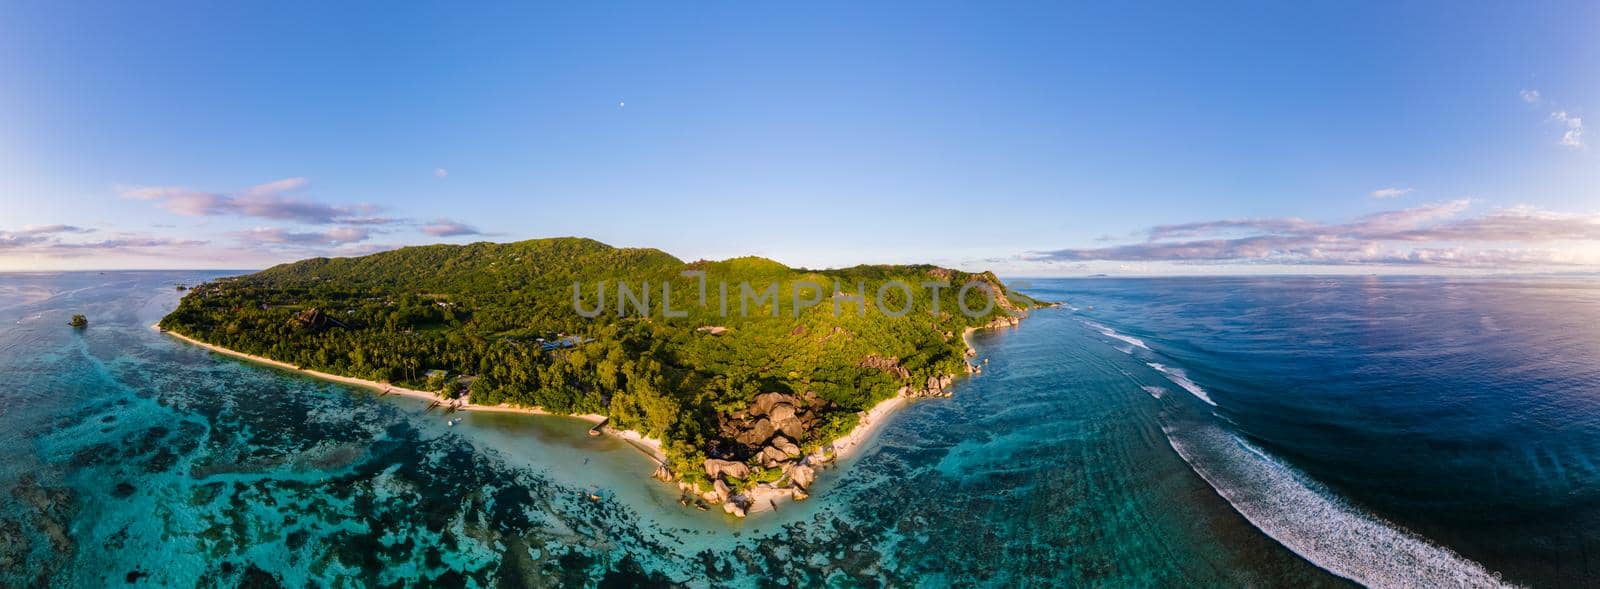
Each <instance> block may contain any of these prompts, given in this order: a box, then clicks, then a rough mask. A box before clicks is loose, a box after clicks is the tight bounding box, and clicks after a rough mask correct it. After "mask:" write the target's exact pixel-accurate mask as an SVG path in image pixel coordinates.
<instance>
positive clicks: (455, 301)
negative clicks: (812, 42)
mask: <svg viewBox="0 0 1600 589" xmlns="http://www.w3.org/2000/svg"><path fill="white" fill-rule="evenodd" d="M685 271H700V272H703V273H704V280H705V285H706V287H705V291H706V300H705V304H704V305H703V306H702V305H701V304H700V292H701V278H700V276H698V275H689V276H685V275H684V273H685ZM618 281H624V282H625V283H626V284H627V286H628V289H629V290H630V292H631V293H633V294H635V295H636V296H635V297H633V298H640V299H644V300H647V301H648V302H647V303H646V304H647V305H648V307H649V313H642V312H640V311H639V310H638V309H637V308H636V307H635V306H634V305H631V304H630V305H628V306H627V308H626V309H625V311H626V312H623V313H619V304H618V303H619V301H618V298H619V297H618V290H617V285H618ZM835 281H837V284H838V285H839V290H840V291H842V293H841V292H836V291H835V290H834V289H835V286H834V285H835ZM890 281H899V282H900V283H902V284H903V285H905V286H906V288H898V287H886V288H884V289H883V293H884V294H885V296H884V298H883V300H881V301H880V300H879V299H878V294H879V292H880V287H881V286H882V285H883V284H884V283H886V282H890ZM928 281H940V282H944V283H948V284H950V285H951V286H950V287H948V288H943V289H941V290H939V291H938V296H934V292H933V291H931V290H930V289H928V288H926V287H924V286H922V284H923V283H925V282H928ZM971 281H978V282H981V283H983V284H984V285H987V286H988V287H990V288H995V289H999V290H998V294H999V297H1000V298H1001V300H999V304H998V305H993V306H992V308H989V310H988V312H987V313H984V314H982V315H980V316H967V314H965V313H963V312H962V311H961V307H960V306H958V305H960V304H962V303H963V302H964V303H965V304H966V306H967V308H969V309H972V310H983V309H985V308H986V307H989V305H988V302H989V301H988V300H987V298H986V297H987V294H986V292H985V291H984V289H982V288H972V289H969V290H968V292H967V293H966V299H965V301H958V300H957V297H958V295H959V292H958V288H959V287H961V286H962V285H963V284H966V283H968V282H971ZM575 282H576V283H579V284H581V289H579V291H580V292H581V294H582V300H581V308H583V309H585V310H586V311H587V310H592V309H595V307H596V305H597V304H598V303H600V302H602V297H601V295H603V303H604V305H603V307H602V309H603V311H602V312H601V313H599V314H598V315H596V316H594V317H592V318H591V317H585V316H583V315H584V314H580V313H579V311H578V310H575V308H574V283H575ZM741 282H744V283H748V284H749V285H750V286H751V289H752V291H753V293H754V294H755V295H757V296H759V295H761V294H764V291H765V290H766V289H767V288H768V285H769V284H771V285H776V292H777V296H776V298H775V299H773V298H768V299H765V300H763V301H760V302H759V303H752V302H751V301H750V300H746V299H742V298H741V287H740V283H741ZM807 282H810V283H814V284H816V285H821V288H820V289H813V288H809V287H808V286H807V285H806V284H805V283H807ZM663 283H665V284H666V285H667V286H666V287H665V288H666V290H667V292H669V293H670V307H669V308H668V309H667V310H664V309H663V300H662V299H663V296H662V295H663ZM722 283H726V284H727V288H728V290H727V292H728V296H727V299H726V301H727V311H726V316H724V312H723V308H722V300H723V299H722V297H721V296H720V295H721V288H720V285H721V284H722ZM858 284H859V285H861V287H862V288H861V289H860V291H858V290H857V285H858ZM646 285H648V289H647V288H646ZM797 290H798V291H799V292H798V293H797V292H796V291H797ZM641 291H643V292H648V295H643V296H639V295H640V293H641ZM858 292H860V293H861V294H864V295H865V297H864V298H865V299H866V306H867V308H866V309H861V308H860V307H861V306H862V305H861V304H859V303H857V302H855V301H853V300H850V299H849V298H848V297H853V296H855V295H856V294H857V293H858ZM797 294H798V296H799V297H800V300H802V301H805V302H809V301H811V300H813V299H814V300H816V301H817V304H816V305H815V306H810V307H806V308H803V309H800V310H799V312H796V310H795V305H794V302H795V300H796V299H795V297H796V296H797ZM841 294H843V295H847V296H840V295H841ZM907 294H909V295H910V300H909V312H906V313H905V314H904V315H903V316H901V317H893V316H890V314H887V313H885V312H883V311H881V310H880V309H879V308H878V307H879V306H881V307H884V308H887V309H889V311H890V313H898V312H899V311H900V310H902V309H907V308H908V307H907V303H908V301H907V297H906V295H907ZM751 298H756V297H751ZM644 300H641V301H640V302H641V303H643V302H644ZM629 301H630V303H631V302H632V299H630V300H629ZM836 302H837V303H838V304H839V309H840V312H839V313H838V314H837V316H836V315H835V311H834V310H835V303H836ZM1035 304H1036V303H1035V302H1034V301H1033V300H1031V299H1029V298H1027V297H1026V296H1023V295H1021V294H1017V293H1010V292H1007V291H1005V290H1004V287H1003V286H1002V285H1000V283H999V281H998V280H996V279H995V278H994V276H993V275H992V274H988V273H984V274H966V273H962V272H957V271H952V270H946V269H942V268H936V267H933V266H858V267H854V268H847V269H839V270H817V271H812V270H804V269H791V268H788V267H786V266H783V265H782V264H779V263H777V262H773V261H771V260H766V259H762V258H737V259H732V260H726V261H720V262H708V261H700V262H693V263H685V262H683V261H680V260H678V259H676V258H674V257H672V256H670V255H667V254H666V253H663V252H661V251H658V250H654V249H627V248H625V249H619V248H613V247H610V246H607V245H605V244H602V243H599V242H596V241H593V240H588V239H577V238H560V239H542V240H533V241H524V242H518V243H508V244H494V243H475V244H471V245H464V246H456V245H433V246H423V247H408V248H403V249H399V250H395V251H390V252H384V253H379V254H373V255H370V256H364V257H359V258H340V259H327V258H317V259H311V260H305V261H301V262H296V263H292V264H284V265H280V266H276V267H273V268H270V269H268V270H265V271H262V272H259V273H256V274H252V275H248V276H242V277H235V278H226V279H221V280H217V281H214V282H211V283H207V284H203V285H199V286H196V287H195V288H193V289H192V290H191V292H190V293H189V294H188V295H186V296H185V297H184V298H183V300H182V302H181V303H180V304H179V306H178V308H177V309H176V310H175V311H173V312H172V313H171V314H170V315H168V316H167V317H165V318H164V319H162V321H161V326H162V328H164V329H168V330H172V331H176V332H179V333H183V334H185V335H188V336H191V337H194V338H196V339H200V340H203V341H207V342H210V343H214V344H217V345H221V346H224V347H227V348H231V349H234V350H238V351H242V352H246V353H251V354H258V355H262V356H266V357H270V358H273V359H277V360H281V361H285V362H290V363H293V364H295V365H298V366H301V367H305V368H312V369H316V370H322V371H327V372H333V373H339V374H346V375H351V376H355V377H359V378H364V379H371V380H377V381H388V382H392V383H395V384H397V385H401V386H406V387H411V388H421V387H431V388H430V390H443V391H445V394H452V395H453V394H467V395H470V398H471V400H472V402H474V403H482V404H491V405H494V404H502V403H505V404H513V405H523V406H538V407H541V408H544V409H546V410H550V411H554V412H559V413H572V414H578V413H600V414H605V415H608V416H610V418H611V419H612V421H613V423H614V424H615V425H616V426H618V427H622V428H630V429H636V430H639V431H641V432H644V433H645V434H647V435H650V436H653V437H658V438H661V439H663V440H665V441H666V442H667V446H666V448H667V453H668V456H669V457H670V459H671V460H672V461H673V462H674V464H673V466H674V470H675V471H677V472H680V473H685V474H688V475H691V476H692V473H695V472H697V471H698V470H699V468H697V467H695V468H690V467H689V465H692V464H698V462H699V461H700V460H701V459H703V458H704V457H705V456H706V455H707V453H708V452H710V453H712V454H714V455H719V456H721V455H727V456H730V457H733V458H742V456H738V455H737V454H738V452H737V448H733V446H732V445H729V444H726V443H721V442H725V440H722V439H720V438H722V437H723V434H722V433H721V431H722V430H721V427H720V426H721V424H722V423H723V422H724V420H725V417H726V416H727V415H729V414H731V413H734V412H737V411H740V410H742V409H744V408H745V407H746V406H747V405H748V404H749V403H750V402H751V400H752V399H753V398H754V397H755V396H756V395H758V394H760V393H763V392H774V391H775V392H783V393H788V394H793V395H796V396H804V397H805V398H806V399H809V400H810V402H811V403H813V404H814V405H815V406H814V407H813V409H814V410H815V411H816V412H817V413H818V414H819V415H821V419H820V423H819V425H818V426H817V427H815V428H814V429H813V431H811V432H809V434H808V436H807V438H808V439H804V440H797V441H798V442H799V443H801V444H802V445H804V446H807V447H815V446H816V445H818V444H820V443H822V442H825V441H827V440H830V439H832V438H834V437H837V436H838V435H840V434H842V433H843V432H846V431H848V430H849V429H850V428H851V427H853V426H854V425H855V423H856V420H857V413H858V412H859V411H861V410H863V409H866V408H868V407H871V406H872V405H873V404H875V403H877V402H878V401H881V400H883V399H886V398H888V397H890V396H891V395H893V394H895V391H896V390H897V389H899V388H901V387H902V386H908V385H909V386H911V387H912V388H920V387H921V386H922V383H924V382H926V381H927V379H928V377H930V376H938V375H944V374H960V373H962V372H963V370H964V368H965V366H964V362H965V360H964V358H963V352H964V351H965V344H964V343H963V342H962V341H961V337H960V334H961V332H962V330H963V329H965V328H967V327H975V326H980V325H983V324H986V323H989V322H990V321H992V320H994V319H996V318H998V317H1002V316H1005V315H1006V314H1008V313H1011V312H1015V311H1017V310H1025V309H1027V308H1030V307H1032V306H1034V305H1035ZM936 305H937V308H938V311H939V312H938V314H937V315H935V314H934V313H933V310H934V308H935V306H936ZM741 307H743V308H744V310H743V313H741ZM668 310H669V311H670V312H671V314H672V315H678V314H679V312H681V313H682V315H683V316H681V317H680V316H668V312H667V311H668ZM869 357H870V358H872V360H869ZM885 359H887V360H885ZM869 363H870V364H871V365H869ZM886 363H888V364H892V366H888V367H886V366H885V364H886ZM430 372H432V377H431V379H430V377H429V373H430ZM441 373H443V374H444V376H441ZM430 380H431V382H430Z"/></svg>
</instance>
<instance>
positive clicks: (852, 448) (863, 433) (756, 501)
mask: <svg viewBox="0 0 1600 589" xmlns="http://www.w3.org/2000/svg"><path fill="white" fill-rule="evenodd" d="M1019 319H1020V318H1017V317H1013V318H1011V319H1010V320H1009V321H1005V320H997V321H995V322H992V323H989V324H986V325H981V326H976V327H967V328H965V329H964V330H962V333H961V341H962V343H963V344H964V345H965V348H966V349H965V351H964V353H963V360H962V361H963V363H965V364H966V367H967V370H966V373H967V374H966V375H967V376H971V375H974V374H977V373H978V372H979V371H980V370H981V366H975V365H973V364H972V363H971V362H970V361H969V360H967V359H968V358H971V357H973V356H975V355H976V353H977V348H976V347H974V346H973V343H972V339H971V336H972V334H973V333H976V332H977V331H978V330H980V329H997V328H1001V327H1015V326H1016V325H1018V324H1019V323H1020V321H1019ZM150 328H151V329H154V330H156V331H158V332H160V333H162V334H165V335H168V336H171V337H173V338H177V339H179V340H182V341H183V342H185V343H188V344H190V345H193V346H196V347H200V348H203V349H205V350H208V351H211V352H215V353H218V354H223V355H226V356H231V357H234V358H238V359H241V360H246V361H250V362H255V363H259V364H265V365H268V366H272V367H274V368H280V369H283V370H288V371H292V372H295V373H298V374H302V375H305V376H309V377H312V378H316V379H320V380H326V381H330V382H335V383H339V384H344V385H348V386H356V387H362V388H366V389H371V390H376V391H385V392H386V394H398V395H404V396H407V397H412V398H415V399H421V400H429V401H438V400H439V397H438V395H436V394H434V393H430V392H427V391H419V390H415V389H408V388H404V387H399V386H394V385H390V384H386V383H381V382H376V381H371V380H365V379H360V378H355V377H351V376H342V375H338V374H331V373H327V372H322V371H318V370H311V369H308V368H300V367H298V366H295V365H293V364H290V363H288V362H282V361H279V360H273V359H271V358H266V357H263V356H257V355H254V354H247V353H244V352H239V351H237V350H232V349H228V348H224V347H222V346H218V345H215V344H210V343H206V342H203V341H200V340H197V339H194V338H192V337H189V336H186V335H183V334H181V333H178V332H175V331H170V330H164V329H161V327H160V325H159V324H155V325H151V326H150ZM947 376H948V378H949V379H951V380H953V379H955V378H956V377H957V376H958V375H947ZM946 396H948V394H947V395H946ZM916 397H917V396H916V395H911V394H907V393H906V392H904V390H902V391H897V392H896V393H895V394H894V395H893V396H891V397H889V398H887V399H884V400H882V401H879V402H878V403H877V404H875V405H873V406H872V407H871V408H869V409H867V410H865V411H862V412H861V418H860V421H859V422H858V423H857V424H856V426H855V427H853V428H851V429H850V431H849V432H848V433H846V434H845V435H843V436H840V437H838V438H834V439H833V440H829V441H827V442H824V443H823V444H821V446H820V447H819V448H818V449H817V450H816V451H815V452H813V453H811V454H808V455H806V456H804V457H803V458H802V459H801V460H800V461H799V462H798V463H797V464H796V465H795V466H798V467H804V468H805V469H806V470H807V471H808V472H807V479H808V480H809V479H810V478H811V477H812V476H814V474H811V473H812V472H814V471H815V470H820V469H824V468H830V467H834V466H838V465H839V463H840V462H841V461H843V460H846V459H849V458H850V457H852V456H854V455H855V454H856V453H857V452H859V451H860V450H861V447H862V445H863V443H864V442H865V441H867V440H868V439H870V438H871V437H872V436H873V435H874V434H876V433H877V431H878V429H879V428H881V427H882V426H883V424H884V423H885V422H886V421H887V418H888V417H890V416H892V415H893V414H894V413H895V412H897V411H899V410H900V409H901V408H903V407H905V406H906V405H908V404H909V402H910V401H911V400H912V399H914V398H916ZM456 409H457V410H458V411H481V412H493V413H518V414H524V415H544V416H562V417H576V418H578V419H582V420H584V421H588V422H590V423H593V424H595V425H596V427H598V428H599V429H600V430H601V431H604V432H605V433H608V434H611V435H614V436H616V437H617V438H619V439H621V440H622V441H623V442H625V443H627V444H628V445H629V446H632V447H633V448H634V449H636V450H638V451H639V452H640V453H642V454H644V455H646V456H648V457H649V458H650V459H651V460H653V461H654V462H655V463H656V465H657V467H658V468H657V469H656V471H655V472H654V473H651V474H650V475H649V476H650V477H651V478H655V479H657V480H660V481H662V482H670V481H671V480H672V479H673V477H672V476H671V473H670V471H668V470H667V465H668V462H667V459H666V454H665V452H663V451H662V442H661V440H658V439H655V438H650V437H647V436H645V435H644V434H642V433H640V432H637V431H634V430H618V429H615V428H611V427H608V426H606V425H605V424H606V423H607V420H608V419H609V418H608V417H606V416H604V415H599V414H594V413H589V414H583V415H562V414H558V413H551V412H549V411H545V410H543V409H540V408H538V407H516V406H511V405H504V404H502V405H480V404H476V403H472V402H470V401H467V400H461V401H460V402H458V403H457V404H456ZM663 474H666V475H667V476H665V477H663V476H662V475H663ZM792 476H793V473H790V472H788V469H787V468H786V471H785V477H784V479H783V480H784V481H787V480H789V479H790V478H791V477H792ZM719 482H720V481H719ZM685 485H686V483H681V482H680V483H678V486H679V489H680V490H682V491H692V492H693V493H695V494H696V495H700V496H702V497H704V498H706V499H711V498H717V501H716V502H714V503H725V505H724V507H725V508H730V509H725V510H724V511H726V512H727V513H729V514H732V515H736V516H738V517H744V516H745V515H746V514H747V513H759V512H763V511H776V510H777V509H778V506H779V505H780V504H781V503H783V502H787V501H798V500H803V499H805V498H806V497H807V495H806V493H805V487H807V486H809V483H807V484H806V485H802V486H799V487H792V486H783V487H780V486H778V485H777V484H776V483H758V484H756V485H755V486H753V487H751V488H750V489H749V490H748V491H746V492H745V493H741V494H739V495H738V496H730V495H722V496H720V497H719V496H718V494H717V493H716V492H715V490H711V491H706V490H702V489H692V488H686V487H685ZM722 497H726V498H727V499H723V498H722ZM735 503H742V504H743V505H742V506H739V508H738V509H731V508H732V507H735V505H734V504H735Z"/></svg>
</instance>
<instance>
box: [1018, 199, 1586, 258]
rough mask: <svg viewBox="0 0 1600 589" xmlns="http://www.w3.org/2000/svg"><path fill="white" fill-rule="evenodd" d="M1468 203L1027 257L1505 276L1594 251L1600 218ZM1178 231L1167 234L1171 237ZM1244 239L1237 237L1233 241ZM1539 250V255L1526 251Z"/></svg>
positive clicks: (1180, 234)
mask: <svg viewBox="0 0 1600 589" xmlns="http://www.w3.org/2000/svg"><path fill="white" fill-rule="evenodd" d="M1470 206H1471V201H1469V200H1465V199H1463V200H1454V201H1449V202H1442V203H1432V204H1427V205H1422V206H1417V207H1411V208H1407V209H1399V210H1394V211H1385V212H1381V213H1375V214H1371V215H1366V216H1363V217H1359V218H1357V219H1355V220H1353V221H1350V222H1347V223H1335V224H1324V223H1310V222H1307V221H1304V220H1301V219H1248V220H1222V221H1208V222H1201V223H1189V224H1184V225H1169V226H1165V227H1157V228H1155V229H1152V230H1151V231H1150V235H1151V237H1150V238H1149V239H1148V240H1146V241H1144V242H1142V243H1133V244H1126V245H1117V246H1110V247H1099V248H1082V249H1060V250H1053V251H1045V252H1034V253H1032V254H1030V257H1031V259H1034V260H1043V261H1056V262H1085V261H1118V262H1155V261H1168V262H1191V263H1223V262H1229V263H1276V264H1326V265H1338V264H1433V265H1450V266H1483V267H1502V266H1515V265H1527V264H1584V263H1595V262H1597V261H1600V260H1594V259H1591V258H1587V257H1585V256H1583V255H1581V254H1582V253H1583V252H1582V250H1581V249H1580V248H1576V247H1572V246H1573V245H1574V244H1575V243H1582V242H1597V243H1600V215H1593V214H1590V215H1581V214H1571V213H1558V212H1553V211H1547V210H1542V209H1537V208H1532V207H1512V208H1502V209H1495V210H1491V211H1489V212H1486V213H1483V214H1480V215H1476V216H1464V215H1463V214H1464V213H1465V212H1466V211H1467V210H1468V208H1470ZM1174 227H1179V228H1183V229H1182V230H1179V231H1174V230H1172V228H1174ZM1241 231H1243V232H1244V233H1245V234H1244V235H1238V233H1239V232H1241ZM1533 246H1539V247H1533Z"/></svg>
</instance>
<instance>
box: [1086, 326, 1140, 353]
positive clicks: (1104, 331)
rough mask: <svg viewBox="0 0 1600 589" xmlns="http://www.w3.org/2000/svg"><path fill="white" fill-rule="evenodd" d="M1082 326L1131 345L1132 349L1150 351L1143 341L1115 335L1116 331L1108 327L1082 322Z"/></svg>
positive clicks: (1118, 334)
mask: <svg viewBox="0 0 1600 589" xmlns="http://www.w3.org/2000/svg"><path fill="white" fill-rule="evenodd" d="M1083 324H1084V325H1087V326H1089V327H1092V328H1094V330H1095V331H1098V332H1100V335H1104V336H1106V337H1109V338H1112V339H1115V340H1120V341H1122V342H1126V343H1128V344H1132V345H1133V346H1134V347H1138V348H1144V349H1146V350H1148V349H1150V346H1147V345H1144V340H1141V339H1139V338H1136V337H1133V336H1129V335H1122V334H1120V333H1117V330H1115V329H1112V328H1110V327H1106V326H1104V325H1101V324H1099V323H1095V322H1093V321H1084V322H1083Z"/></svg>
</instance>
